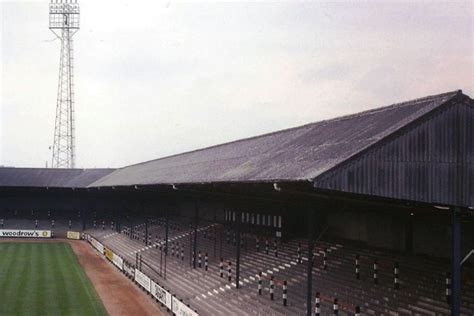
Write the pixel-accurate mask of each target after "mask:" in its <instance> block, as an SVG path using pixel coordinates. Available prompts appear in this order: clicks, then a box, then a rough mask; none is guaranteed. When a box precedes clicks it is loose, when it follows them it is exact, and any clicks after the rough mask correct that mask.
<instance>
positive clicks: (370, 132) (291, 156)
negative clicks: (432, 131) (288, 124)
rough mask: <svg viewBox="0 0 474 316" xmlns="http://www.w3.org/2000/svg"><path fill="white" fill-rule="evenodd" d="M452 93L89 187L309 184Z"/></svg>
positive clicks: (199, 154)
mask: <svg viewBox="0 0 474 316" xmlns="http://www.w3.org/2000/svg"><path fill="white" fill-rule="evenodd" d="M457 94H458V92H457V91H455V92H450V93H444V94H440V95H435V96H430V97H426V98H422V99H417V100H412V101H409V102H404V103H399V104H395V105H391V106H388V107H384V108H379V109H375V110H371V111H366V112H362V113H358V114H354V115H350V116H345V117H340V118H336V119H332V120H328V121H322V122H317V123H312V124H308V125H304V126H301V127H296V128H292V129H287V130H283V131H279V132H275V133H271V134H266V135H262V136H257V137H253V138H248V139H243V140H239V141H235V142H231V143H226V144H222V145H218V146H213V147H209V148H205V149H200V150H196V151H192V152H188V153H183V154H179V155H175V156H170V157H166V158H161V159H157V160H153V161H149V162H144V163H141V164H137V165H132V166H128V167H125V168H122V169H117V170H116V171H115V172H113V173H111V174H110V175H109V176H107V177H104V178H103V179H100V180H98V181H97V182H95V183H93V184H92V185H91V186H121V185H123V186H126V185H135V184H145V185H146V184H171V183H173V184H178V183H211V182H251V181H252V182H265V181H298V180H306V181H310V180H313V179H315V178H316V177H318V176H319V175H321V174H323V173H325V172H327V171H328V170H330V169H332V168H334V167H335V166H337V165H339V164H341V163H342V162H344V161H346V160H348V159H349V158H351V157H353V156H354V155H356V154H357V153H359V152H361V151H363V150H364V149H366V148H368V147H370V146H372V145H374V144H375V143H377V142H378V141H380V140H382V139H384V138H385V137H387V136H388V135H391V134H392V133H394V132H396V131H397V130H399V129H401V128H403V127H404V126H406V125H407V124H409V123H411V122H413V121H414V120H417V119H418V118H420V117H422V116H424V115H425V114H427V113H429V112H431V111H432V110H434V109H436V108H438V107H439V106H441V105H442V104H444V103H446V102H448V101H449V100H451V99H452V98H454V97H455V96H456V95H457Z"/></svg>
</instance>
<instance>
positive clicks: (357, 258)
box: [355, 254, 360, 280]
mask: <svg viewBox="0 0 474 316" xmlns="http://www.w3.org/2000/svg"><path fill="white" fill-rule="evenodd" d="M355 268H356V269H355V272H356V279H357V280H359V279H360V271H359V254H356V258H355Z"/></svg>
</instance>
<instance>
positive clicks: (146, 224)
mask: <svg viewBox="0 0 474 316" xmlns="http://www.w3.org/2000/svg"><path fill="white" fill-rule="evenodd" d="M145 246H148V217H145Z"/></svg>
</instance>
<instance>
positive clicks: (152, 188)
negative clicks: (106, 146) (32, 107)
mask: <svg viewBox="0 0 474 316" xmlns="http://www.w3.org/2000/svg"><path fill="white" fill-rule="evenodd" d="M473 157H474V101H473V100H472V99H471V98H470V97H468V96H466V95H464V94H463V93H462V92H461V91H454V92H449V93H443V94H439V95H434V96H428V97H424V98H420V99H416V100H412V101H408V102H404V103H399V104H394V105H390V106H387V107H382V108H378V109H375V110H370V111H366V112H362V113H357V114H353V115H349V116H345V117H340V118H336V119H332V120H328V121H322V122H317V123H312V124H308V125H304V126H301V127H296V128H292V129H287V130H283V131H278V132H274V133H271V134H266V135H262V136H257V137H253V138H248V139H243V140H239V141H235V142H231V143H226V144H222V145H218V146H213V147H209V148H204V149H200V150H196V151H192V152H188V153H183V154H179V155H174V156H170V157H165V158H161V159H157V160H153V161H149V162H144V163H140V164H136V165H132V166H127V167H124V168H120V169H86V170H79V169H27V168H0V218H1V220H2V222H0V224H1V225H3V227H2V228H5V229H8V228H12V229H35V228H42V229H43V227H47V228H48V229H52V230H53V231H54V232H55V236H62V235H64V234H65V233H66V231H68V230H71V229H73V230H81V231H84V232H85V234H86V235H85V236H87V239H88V240H89V241H90V242H91V244H92V245H93V246H94V247H95V248H96V249H98V250H99V251H100V252H103V253H105V254H106V256H107V251H110V253H113V254H114V255H116V256H118V258H119V259H117V260H118V261H114V263H115V264H116V265H117V266H119V268H120V269H121V270H122V271H124V273H126V274H127V275H129V276H131V277H132V278H133V279H134V280H135V281H136V282H137V283H138V284H139V285H140V286H142V287H143V288H145V290H146V291H147V292H150V293H151V294H152V296H154V297H156V298H157V299H158V300H159V301H160V302H161V303H162V304H163V305H164V306H165V307H168V308H170V310H172V311H173V312H174V313H176V314H177V313H178V311H176V310H175V307H173V306H172V304H175V306H181V305H182V307H179V308H182V313H183V314H186V315H192V314H193V313H194V314H199V315H221V314H231V315H304V314H306V315H314V314H317V313H319V315H330V314H338V315H354V314H364V315H448V314H451V315H473V314H474V267H473V265H472V263H470V262H472V259H471V261H470V260H469V259H466V260H465V261H464V260H463V258H464V257H465V256H466V254H468V253H469V251H470V250H471V249H473V248H474V233H473V230H472V227H473V224H474V220H473V206H474V159H473ZM53 220H54V225H55V226H54V227H53V222H52V221H53ZM69 226H71V228H70V227H69ZM108 258H109V259H110V258H112V255H110V256H108ZM466 258H467V257H466ZM110 260H112V259H110ZM122 261H123V262H122ZM117 262H119V263H118V264H117ZM206 267H207V268H206ZM130 271H134V272H133V273H134V275H133V276H132V275H131V273H132V272H130ZM147 282H148V283H147ZM152 282H154V283H152ZM147 284H148V285H147ZM150 284H158V285H159V288H160V289H162V292H161V293H163V297H164V298H163V299H162V300H161V299H159V297H161V296H157V295H155V294H156V293H155V292H154V290H152V286H151V285H150ZM152 292H153V293H152ZM167 295H169V297H170V300H171V297H172V301H173V302H175V303H170V305H168V301H170V300H168V299H166V297H168V296H167ZM180 304H181V305H180ZM335 310H337V312H336V311H335Z"/></svg>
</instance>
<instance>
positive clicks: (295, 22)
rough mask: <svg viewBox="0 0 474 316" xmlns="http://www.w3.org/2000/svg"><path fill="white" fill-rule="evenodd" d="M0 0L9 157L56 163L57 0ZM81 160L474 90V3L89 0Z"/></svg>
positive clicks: (80, 51)
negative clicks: (51, 17)
mask: <svg viewBox="0 0 474 316" xmlns="http://www.w3.org/2000/svg"><path fill="white" fill-rule="evenodd" d="M0 2H1V7H0V8H1V9H0V10H1V14H0V16H1V32H0V34H1V38H0V46H1V55H0V60H1V63H0V67H1V69H0V73H1V77H0V165H7V166H18V167H20V166H23V167H24V166H32V167H43V166H44V165H45V161H46V160H47V161H48V162H49V163H50V161H51V153H50V151H49V149H48V147H49V146H51V145H52V140H53V129H54V116H55V106H56V88H57V76H58V65H59V45H60V43H59V41H57V40H56V41H51V40H52V39H54V35H53V34H52V33H51V32H50V31H49V29H48V4H49V1H47V0H46V1H4V0H0ZM79 3H80V6H81V30H80V31H79V32H78V33H77V34H76V36H75V42H74V48H75V51H74V57H75V84H76V90H75V92H76V137H77V158H78V160H77V164H78V167H120V166H124V165H128V164H132V163H137V162H141V161H145V160H150V159H154V158H158V157H162V156H166V155H170V154H174V153H179V152H183V151H187V150H191V149H196V148H200V147H203V146H208V145H214V144H218V143H222V142H226V141H231V140H235V139H239V138H243V137H248V136H254V135H258V134H262V133H266V132H271V131H275V130H279V129H283V128H288V127H293V126H297V125H302V124H305V123H308V122H313V121H319V120H322V119H327V118H331V117H335V116H339V115H342V114H348V113H353V112H357V111H361V110H366V109H369V108H374V107H378V106H382V105H387V104H390V103H394V102H398V101H405V100H408V99H410V98H417V97H422V96H425V95H429V94H437V93H442V92H446V91H451V90H456V89H462V90H463V91H464V93H466V94H468V95H470V96H471V97H474V81H473V80H474V79H473V78H474V36H473V34H474V4H473V3H474V2H473V1H464V2H453V1H449V2H439V1H438V2H433V1H430V2H428V1H426V2H421V1H418V2H417V1H415V2H413V1H411V2H406V1H403V2H402V1H392V2H388V1H374V2H366V1H364V2H353V1H351V2H349V1H347V2H340V1H339V2H334V1H330V2H294V1H291V2H280V3H268V2H266V3H264V2H260V3H256V2H225V3H223V2H211V3H209V2H208V3H203V2H187V3H183V2H176V1H173V0H167V1H156V0H154V1H137V0H135V1H123V0H115V1H106V0H82V1H79Z"/></svg>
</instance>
